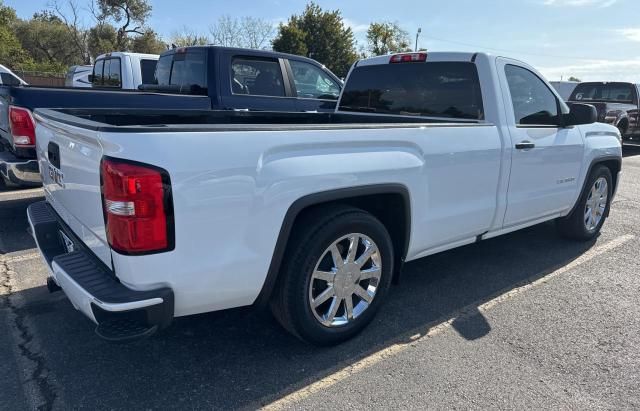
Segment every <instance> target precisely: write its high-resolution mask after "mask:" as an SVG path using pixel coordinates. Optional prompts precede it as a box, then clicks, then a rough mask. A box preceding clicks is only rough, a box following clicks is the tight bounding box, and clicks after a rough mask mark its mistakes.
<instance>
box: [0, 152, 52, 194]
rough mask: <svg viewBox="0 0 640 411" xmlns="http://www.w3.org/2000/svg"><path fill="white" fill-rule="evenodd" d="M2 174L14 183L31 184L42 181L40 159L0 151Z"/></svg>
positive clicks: (0, 171)
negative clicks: (29, 158)
mask: <svg viewBox="0 0 640 411" xmlns="http://www.w3.org/2000/svg"><path fill="white" fill-rule="evenodd" d="M0 174H2V176H3V177H4V178H5V180H7V181H9V182H10V183H13V184H19V185H29V186H31V185H39V184H41V183H42V180H41V179H40V170H39V168H38V160H28V159H23V158H17V157H16V156H14V155H13V154H12V153H10V152H8V151H3V152H0Z"/></svg>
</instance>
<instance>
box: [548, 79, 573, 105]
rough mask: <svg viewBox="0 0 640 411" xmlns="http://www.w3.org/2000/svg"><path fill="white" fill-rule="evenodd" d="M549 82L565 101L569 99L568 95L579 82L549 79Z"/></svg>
mask: <svg viewBox="0 0 640 411" xmlns="http://www.w3.org/2000/svg"><path fill="white" fill-rule="evenodd" d="M549 84H551V85H552V86H553V88H555V89H556V91H557V92H558V94H560V97H562V99H563V100H564V101H567V100H569V97H570V96H571V93H572V92H573V90H574V89H575V88H576V86H577V85H578V84H580V83H579V82H577V81H550V82H549Z"/></svg>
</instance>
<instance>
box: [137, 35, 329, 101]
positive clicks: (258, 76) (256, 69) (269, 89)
mask: <svg viewBox="0 0 640 411" xmlns="http://www.w3.org/2000/svg"><path fill="white" fill-rule="evenodd" d="M142 88H143V89H144V90H157V91H164V92H176V93H183V94H208V95H209V96H210V97H211V104H212V107H213V108H217V109H222V110H237V111H251V110H260V111H302V112H332V111H334V109H335V107H336V102H337V101H338V97H339V95H340V90H341V89H342V81H341V80H340V79H339V78H338V77H336V76H335V75H334V74H333V73H332V72H331V71H329V70H328V69H327V68H326V67H324V66H323V65H322V64H320V63H318V62H317V61H315V60H312V59H309V58H306V57H301V56H294V55H290V54H285V53H278V52H274V51H266V50H252V49H240V48H229V47H218V46H196V47H185V48H177V49H174V50H169V51H167V52H166V53H163V54H162V55H161V56H160V60H159V61H158V67H157V69H156V75H155V82H154V86H143V87H142Z"/></svg>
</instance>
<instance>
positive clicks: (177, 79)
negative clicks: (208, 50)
mask: <svg viewBox="0 0 640 411" xmlns="http://www.w3.org/2000/svg"><path fill="white" fill-rule="evenodd" d="M206 58H207V57H206V54H205V53H204V52H202V51H200V50H193V51H187V52H186V53H180V52H176V53H174V54H173V65H172V66H171V74H170V76H169V85H170V86H177V87H178V88H179V90H178V91H179V92H180V93H189V94H206V93H207V76H206V74H207V63H206V62H207V60H206Z"/></svg>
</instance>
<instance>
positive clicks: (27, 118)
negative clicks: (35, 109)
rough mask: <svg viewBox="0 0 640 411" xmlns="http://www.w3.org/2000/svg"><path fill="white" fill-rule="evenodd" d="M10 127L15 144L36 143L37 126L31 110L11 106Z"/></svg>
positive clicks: (31, 144)
mask: <svg viewBox="0 0 640 411" xmlns="http://www.w3.org/2000/svg"><path fill="white" fill-rule="evenodd" d="M9 127H10V128H11V137H12V138H13V145H15V146H33V145H35V144H36V127H35V125H34V122H33V117H31V113H30V112H29V110H27V109H24V108H20V107H14V106H9Z"/></svg>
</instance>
